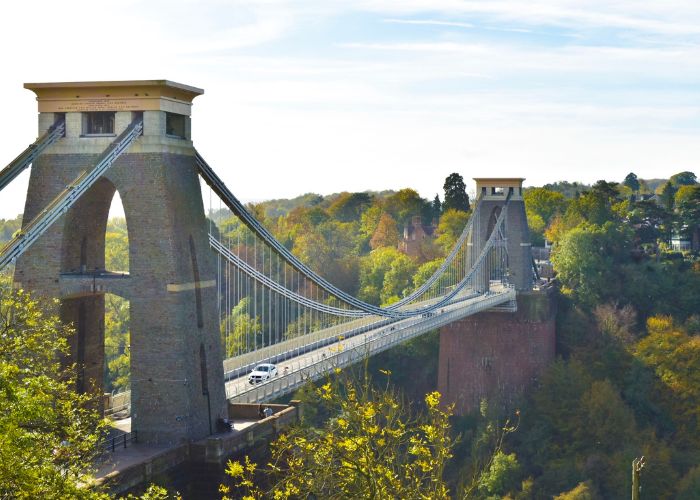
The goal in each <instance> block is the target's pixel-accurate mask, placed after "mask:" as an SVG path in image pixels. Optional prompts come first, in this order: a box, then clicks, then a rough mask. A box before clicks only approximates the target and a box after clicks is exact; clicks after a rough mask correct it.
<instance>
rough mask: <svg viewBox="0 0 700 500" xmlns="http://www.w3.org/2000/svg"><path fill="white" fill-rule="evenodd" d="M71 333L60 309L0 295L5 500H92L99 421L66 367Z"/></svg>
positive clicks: (0, 450)
mask: <svg viewBox="0 0 700 500" xmlns="http://www.w3.org/2000/svg"><path fill="white" fill-rule="evenodd" d="M70 334H71V330H70V329H69V328H68V327H66V326H64V325H63V324H61V323H60V321H59V320H58V317H57V316H56V314H55V304H48V305H47V304H43V303H41V302H39V301H37V300H33V299H32V298H31V297H30V296H29V295H28V294H27V293H25V292H22V291H17V292H10V291H9V290H7V289H6V288H5V289H2V290H0V498H10V497H11V498H15V497H25V498H88V497H91V496H96V494H94V493H91V492H89V491H86V490H85V489H81V488H80V487H79V485H80V484H81V483H86V482H88V481H89V477H88V475H87V474H88V469H89V467H88V464H89V463H90V460H91V459H92V458H93V456H94V455H95V453H96V452H97V450H98V446H97V444H98V438H99V428H100V423H99V416H98V415H97V413H96V412H95V411H93V410H91V409H90V408H92V406H91V404H92V402H91V401H90V399H89V397H88V396H86V395H78V394H76V393H75V392H74V387H75V376H74V373H73V372H72V371H71V370H70V369H66V368H63V367H62V366H61V364H60V362H59V357H60V356H66V355H67V354H68V348H67V342H66V339H67V337H68V335H70Z"/></svg>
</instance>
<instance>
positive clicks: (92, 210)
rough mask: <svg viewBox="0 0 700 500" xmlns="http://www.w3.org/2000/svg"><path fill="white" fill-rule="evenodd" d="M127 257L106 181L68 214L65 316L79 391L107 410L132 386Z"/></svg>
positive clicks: (121, 220)
mask: <svg viewBox="0 0 700 500" xmlns="http://www.w3.org/2000/svg"><path fill="white" fill-rule="evenodd" d="M129 259H130V253H129V236H128V228H127V224H126V219H125V217H124V212H123V209H122V206H121V199H120V197H119V194H118V192H117V191H116V188H115V186H114V184H113V183H112V182H111V181H110V180H108V179H107V178H104V177H103V178H101V179H99V180H98V181H97V182H96V183H95V184H94V185H93V186H92V187H91V188H90V189H89V190H88V191H87V192H86V193H85V194H84V195H83V196H82V197H81V198H80V199H79V200H78V201H77V202H76V203H75V205H74V206H73V207H72V208H71V209H70V210H69V211H68V212H67V213H66V216H65V222H64V228H63V242H62V249H61V283H62V286H61V288H62V290H61V295H62V300H61V315H62V318H63V320H64V321H65V322H66V323H70V324H72V325H73V328H74V329H75V334H74V335H73V338H72V339H71V359H70V360H68V361H69V362H70V363H74V364H75V366H76V370H77V382H76V390H77V391H78V392H80V393H88V394H92V395H94V397H95V404H96V405H97V406H99V407H100V408H101V409H102V408H104V409H105V410H107V409H108V408H113V407H114V406H115V404H114V401H113V398H112V396H113V395H114V394H117V393H124V392H125V391H128V389H129V387H130V351H129V345H130V338H129V337H130V336H129V331H130V328H129V316H130V314H129V300H128V293H129V289H128V281H129V268H130V264H129ZM107 394H108V395H109V397H105V396H106V395H107ZM102 400H104V403H105V406H104V407H103V403H102Z"/></svg>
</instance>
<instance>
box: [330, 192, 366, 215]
mask: <svg viewBox="0 0 700 500" xmlns="http://www.w3.org/2000/svg"><path fill="white" fill-rule="evenodd" d="M371 204H372V195H370V194H369V193H341V195H340V196H339V197H338V198H337V199H336V200H335V201H334V202H333V203H332V204H331V206H330V207H328V213H329V214H330V215H331V216H332V217H334V218H335V219H337V220H339V221H341V222H352V221H357V220H359V219H360V217H361V216H362V212H364V211H365V210H366V209H367V208H368V207H369V206H370V205H371Z"/></svg>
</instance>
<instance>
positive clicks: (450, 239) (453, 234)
mask: <svg viewBox="0 0 700 500" xmlns="http://www.w3.org/2000/svg"><path fill="white" fill-rule="evenodd" d="M467 222H469V214H468V213H467V212H462V211H460V210H455V209H453V208H450V209H447V210H445V212H443V214H442V217H440V222H439V224H438V227H437V230H436V231H435V234H436V235H437V238H436V240H435V243H436V244H437V245H438V246H439V247H440V248H441V249H442V251H443V253H444V254H445V255H447V254H448V253H450V251H451V250H452V247H454V245H455V243H456V242H457V240H458V239H459V237H460V235H461V234H462V232H463V231H464V227H465V226H466V225H467Z"/></svg>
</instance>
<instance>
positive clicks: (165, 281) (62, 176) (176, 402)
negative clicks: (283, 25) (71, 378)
mask: <svg viewBox="0 0 700 500" xmlns="http://www.w3.org/2000/svg"><path fill="white" fill-rule="evenodd" d="M96 159H97V155H94V154H44V155H42V156H41V157H40V158H38V159H37V161H36V162H35V164H34V165H33V167H32V172H31V177H30V182H29V191H28V192H29V195H28V196H27V202H26V207H25V214H26V217H25V223H26V222H27V221H30V220H31V218H33V217H34V216H35V215H36V214H38V213H39V211H40V210H42V209H43V208H44V207H45V206H46V205H47V204H48V202H49V201H50V200H51V199H53V198H54V197H55V196H56V195H57V194H58V193H59V192H60V191H61V190H62V189H64V188H65V186H66V185H67V184H69V183H71V182H72V181H73V179H75V178H76V177H77V176H78V175H79V174H80V173H81V172H82V171H83V170H86V169H88V168H91V167H92V166H93V165H94V164H95V162H96ZM115 189H116V190H118V191H119V193H120V196H121V199H122V203H123V205H124V211H125V214H126V220H127V226H128V229H129V253H130V255H129V266H130V276H129V278H127V280H128V284H126V285H125V283H124V281H121V282H120V291H121V293H123V294H124V295H126V296H127V298H128V299H129V300H130V311H131V384H132V408H133V410H132V413H133V420H132V428H134V429H136V430H138V432H139V438H140V439H142V440H143V441H146V442H152V443H177V442H182V441H187V440H191V439H199V438H202V437H204V436H207V435H208V434H209V432H210V431H209V429H210V423H211V427H212V428H213V429H215V424H216V419H217V418H219V417H224V416H226V414H227V408H226V401H225V393H224V386H223V368H222V363H221V361H222V356H221V348H220V341H219V331H218V318H217V309H216V288H215V287H214V286H211V287H208V288H200V289H199V290H197V288H196V287H195V286H192V285H193V283H194V282H195V276H196V275H199V282H200V283H206V282H207V281H211V280H214V279H215V267H214V259H213V257H212V255H211V252H210V250H209V244H208V239H207V225H206V223H205V217H204V210H203V205H202V198H201V190H200V184H199V180H198V177H197V173H196V168H195V165H194V160H193V157H192V156H191V155H184V154H173V153H168V152H163V153H126V154H124V155H122V156H121V157H120V158H119V159H118V160H117V161H116V162H115V164H114V166H113V167H112V168H111V169H110V170H108V171H107V173H106V174H105V176H104V177H103V178H102V179H100V180H99V181H98V182H97V183H96V184H95V185H94V186H93V187H92V188H91V189H90V190H89V191H88V192H87V193H86V194H85V195H84V196H83V198H81V200H80V201H79V202H78V203H76V204H75V205H74V206H73V207H72V208H71V209H70V210H69V211H68V212H67V214H66V215H65V216H63V217H62V219H60V220H59V221H57V222H56V223H55V224H54V225H53V226H52V227H51V228H50V229H49V230H48V231H47V232H46V233H45V234H44V235H43V236H42V237H41V238H40V239H39V240H38V241H37V242H36V243H35V244H34V245H33V246H32V247H31V248H30V249H29V250H28V251H27V252H26V253H25V254H24V255H22V256H21V257H20V259H18V262H17V266H16V272H15V282H17V283H18V284H19V285H21V286H22V287H23V288H25V289H27V290H31V291H33V292H35V293H37V294H40V295H44V296H47V297H60V292H61V273H62V272H68V271H74V270H76V269H80V265H81V263H84V264H85V265H86V268H87V269H88V270H92V269H94V268H95V267H97V268H101V267H104V237H105V231H104V228H105V226H106V219H107V215H108V213H109V207H110V204H111V201H112V196H113V193H114V191H115ZM193 249H194V255H193V252H192V250H193ZM195 261H196V266H195ZM195 268H196V269H195ZM168 285H178V286H182V285H184V287H181V289H180V290H177V291H171V290H169V289H168ZM187 285H189V287H188V286H187ZM64 288H65V287H64ZM108 291H109V290H108ZM125 291H126V292H125ZM97 295H99V294H97ZM197 295H199V298H200V301H199V302H200V303H201V307H197V302H198V300H197ZM94 297H95V296H94V295H89V294H87V295H85V296H83V297H76V296H71V297H64V304H63V306H62V312H63V318H64V320H65V321H67V322H72V323H73V324H74V325H76V326H77V323H76V318H77V314H78V311H79V309H80V305H81V303H82V304H83V307H84V308H85V310H86V312H85V313H84V316H85V318H87V319H86V321H85V322H84V323H85V326H84V332H83V333H82V337H83V338H84V342H85V345H79V344H78V338H79V337H80V336H79V335H76V336H75V338H74V339H73V345H72V349H73V354H74V356H77V354H78V353H79V352H82V353H83V354H84V357H85V373H86V374H88V375H89V376H90V377H91V378H92V379H93V380H92V381H91V382H90V384H88V385H86V387H89V388H92V389H95V388H100V387H101V386H102V381H101V380H102V379H101V366H102V365H103V363H104V361H103V356H104V353H103V349H104V347H103V346H104V340H103V338H104V301H103V300H95V299H94ZM202 354H203V355H202ZM203 374H206V381H207V387H206V388H205V386H204V381H203V378H204V377H203ZM207 389H208V390H207ZM210 414H211V419H210V418H209V415H210Z"/></svg>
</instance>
